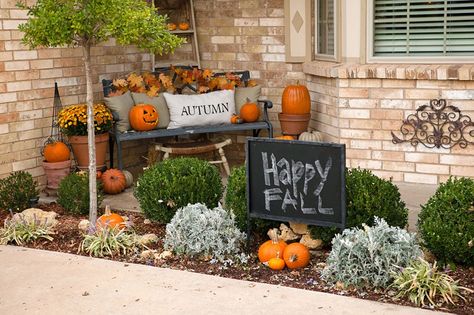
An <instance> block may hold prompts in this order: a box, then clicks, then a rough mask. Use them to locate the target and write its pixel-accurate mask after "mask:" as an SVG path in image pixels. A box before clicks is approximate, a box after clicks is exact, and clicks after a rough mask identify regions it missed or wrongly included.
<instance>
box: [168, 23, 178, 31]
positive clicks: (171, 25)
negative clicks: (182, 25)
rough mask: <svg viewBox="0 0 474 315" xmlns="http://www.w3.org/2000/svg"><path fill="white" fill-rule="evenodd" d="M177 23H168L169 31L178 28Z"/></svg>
mask: <svg viewBox="0 0 474 315" xmlns="http://www.w3.org/2000/svg"><path fill="white" fill-rule="evenodd" d="M176 27H177V25H176V23H168V31H174V30H176Z"/></svg>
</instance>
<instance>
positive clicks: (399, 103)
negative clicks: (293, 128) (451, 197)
mask: <svg viewBox="0 0 474 315" xmlns="http://www.w3.org/2000/svg"><path fill="white" fill-rule="evenodd" d="M304 71H305V72H306V73H308V81H309V83H308V87H309V88H310V89H311V91H312V95H314V97H312V100H313V117H312V118H313V121H312V126H313V127H315V128H316V129H318V130H321V131H323V132H324V133H326V134H327V136H328V137H329V138H331V139H332V140H336V141H338V142H340V143H345V144H346V150H347V166H348V167H361V168H368V169H371V170H373V171H374V173H376V174H378V175H380V176H383V177H385V178H389V177H392V178H393V180H394V181H405V182H414V183H425V184H437V183H440V182H443V181H445V180H446V179H447V178H448V177H449V176H450V175H456V176H471V177H474V166H472V165H473V162H474V159H473V158H472V156H473V154H474V145H470V146H468V147H467V148H465V149H462V148H460V147H459V146H456V147H454V148H452V149H442V148H441V149H436V148H434V149H428V148H426V147H424V146H422V145H421V144H419V145H418V146H416V147H414V146H412V145H410V144H408V143H403V144H393V143H392V136H391V132H392V131H393V132H394V133H395V134H397V135H399V136H401V135H400V133H399V129H400V126H401V124H402V120H403V119H404V118H405V117H407V116H408V115H409V114H412V113H414V112H415V110H416V109H417V108H418V107H419V106H420V105H424V104H429V100H430V99H439V98H443V99H446V101H447V105H454V106H457V107H459V109H460V110H461V111H462V113H463V114H465V115H469V116H470V117H473V118H474V66H471V65H464V66H462V65H403V64H401V65H347V64H346V65H341V64H339V65H334V64H332V65H331V64H329V63H323V62H313V63H307V64H305V69H304ZM334 86H336V88H335V87H334ZM331 113H332V114H331ZM470 140H471V141H472V140H474V137H471V138H470Z"/></svg>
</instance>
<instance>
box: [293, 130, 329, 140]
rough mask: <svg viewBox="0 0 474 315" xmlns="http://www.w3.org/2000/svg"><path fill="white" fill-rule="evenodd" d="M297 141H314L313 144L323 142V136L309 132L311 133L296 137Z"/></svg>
mask: <svg viewBox="0 0 474 315" xmlns="http://www.w3.org/2000/svg"><path fill="white" fill-rule="evenodd" d="M298 140H301V141H315V142H323V134H322V133H321V132H319V131H315V130H313V131H311V132H307V131H305V132H303V133H302V134H300V136H299V137H298Z"/></svg>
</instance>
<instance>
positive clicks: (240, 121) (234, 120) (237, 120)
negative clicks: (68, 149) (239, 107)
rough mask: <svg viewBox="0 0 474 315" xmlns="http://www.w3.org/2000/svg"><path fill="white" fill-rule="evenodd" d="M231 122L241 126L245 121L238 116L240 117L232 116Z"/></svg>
mask: <svg viewBox="0 0 474 315" xmlns="http://www.w3.org/2000/svg"><path fill="white" fill-rule="evenodd" d="M230 122H231V123H232V124H241V123H243V120H242V119H241V118H240V117H239V116H238V115H235V114H234V115H232V117H230Z"/></svg>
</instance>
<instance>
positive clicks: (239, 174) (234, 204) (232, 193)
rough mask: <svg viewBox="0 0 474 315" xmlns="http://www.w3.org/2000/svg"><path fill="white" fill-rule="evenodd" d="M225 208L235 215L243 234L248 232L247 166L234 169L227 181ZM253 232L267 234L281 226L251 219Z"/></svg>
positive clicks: (272, 222) (271, 222)
mask: <svg viewBox="0 0 474 315" xmlns="http://www.w3.org/2000/svg"><path fill="white" fill-rule="evenodd" d="M225 207H226V209H228V210H230V211H232V212H233V213H234V215H235V223H236V225H237V227H238V228H239V229H240V230H241V231H242V232H247V175H246V169H245V166H239V167H236V168H233V169H232V171H231V173H230V176H229V179H228V181H227V192H226V195H225ZM251 224H252V230H255V231H257V232H260V233H266V232H267V231H268V229H270V228H273V227H276V226H278V225H279V223H278V222H275V221H270V220H262V219H251Z"/></svg>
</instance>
